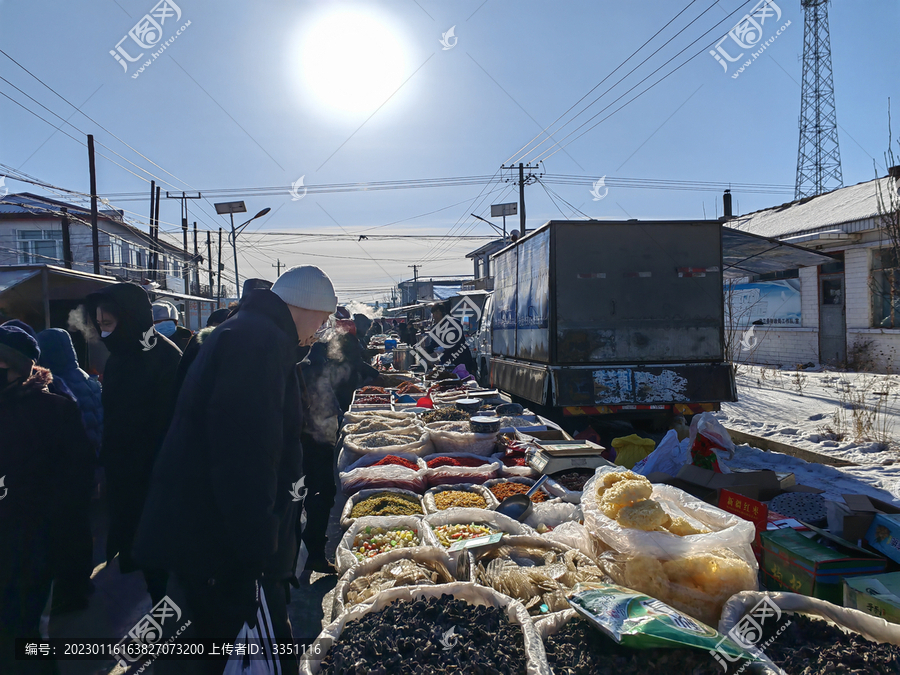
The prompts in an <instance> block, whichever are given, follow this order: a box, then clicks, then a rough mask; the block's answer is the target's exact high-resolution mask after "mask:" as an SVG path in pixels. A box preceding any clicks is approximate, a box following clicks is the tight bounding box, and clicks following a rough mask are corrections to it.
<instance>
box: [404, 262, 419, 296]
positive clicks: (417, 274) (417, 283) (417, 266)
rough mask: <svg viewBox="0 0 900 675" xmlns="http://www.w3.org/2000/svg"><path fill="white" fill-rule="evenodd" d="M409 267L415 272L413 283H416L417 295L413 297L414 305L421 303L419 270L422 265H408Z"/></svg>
mask: <svg viewBox="0 0 900 675" xmlns="http://www.w3.org/2000/svg"><path fill="white" fill-rule="evenodd" d="M407 267H412V271H413V281H414V282H415V286H414V288H415V295H414V296H413V301H412V304H414V305H415V304H416V303H418V302H419V268H420V267H421V265H407Z"/></svg>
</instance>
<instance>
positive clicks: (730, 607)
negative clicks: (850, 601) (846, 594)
mask: <svg viewBox="0 0 900 675" xmlns="http://www.w3.org/2000/svg"><path fill="white" fill-rule="evenodd" d="M719 632H720V633H722V634H723V635H729V636H731V637H733V638H734V639H735V640H736V641H744V643H745V644H746V646H747V647H748V648H750V649H754V648H756V649H763V651H764V652H765V654H766V656H767V657H768V658H770V659H771V660H772V661H773V662H774V663H775V665H776V666H778V667H780V668H781V669H782V670H783V671H784V672H785V673H788V674H789V675H793V674H794V673H804V675H806V674H807V673H808V674H809V675H824V674H825V673H897V672H900V625H897V624H895V623H889V622H887V621H885V620H884V619H881V618H879V617H876V616H871V615H869V614H866V613H864V612H860V611H859V610H856V609H851V608H849V607H838V606H837V605H834V604H832V603H830V602H827V601H825V600H819V599H818V598H812V597H809V596H806V595H799V594H796V593H757V592H752V591H748V592H744V593H738V594H737V595H735V596H734V597H733V598H731V599H730V600H729V601H728V603H727V604H726V605H725V609H724V610H722V618H721V620H720V621H719Z"/></svg>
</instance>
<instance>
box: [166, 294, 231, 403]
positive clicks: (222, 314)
mask: <svg viewBox="0 0 900 675" xmlns="http://www.w3.org/2000/svg"><path fill="white" fill-rule="evenodd" d="M231 313H232V310H230V309H228V308H226V307H223V308H222V309H217V310H216V311H215V312H213V313H212V314H210V315H209V318H208V319H207V320H206V328H204V329H203V330H198V331H197V333H196V335H194V337H192V338H191V341H190V342H188V344H187V347H186V348H185V349H184V350H183V351H184V353H183V354H182V355H181V361H180V362H179V364H178V374H177V375H176V377H175V380H176V385H175V387H176V390H177V391H179V392H180V391H181V385H183V384H184V378H185V377H187V373H188V370H190V368H191V364H192V363H193V362H194V360H195V359H196V358H197V354H199V353H200V347H202V346H203V342H204V341H205V340H206V338H208V337H209V336H210V335H212V332H213V331H214V330H215V329H216V327H217V326H219V325H220V324H222V323H224V322H225V320H226V319H227V318H228V317H229V316H230V315H231Z"/></svg>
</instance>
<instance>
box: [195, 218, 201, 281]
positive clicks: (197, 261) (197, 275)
mask: <svg viewBox="0 0 900 675" xmlns="http://www.w3.org/2000/svg"><path fill="white" fill-rule="evenodd" d="M194 283H195V284H196V287H195V288H194V291H195V292H194V295H200V251H198V250H197V221H196V220H195V221H194Z"/></svg>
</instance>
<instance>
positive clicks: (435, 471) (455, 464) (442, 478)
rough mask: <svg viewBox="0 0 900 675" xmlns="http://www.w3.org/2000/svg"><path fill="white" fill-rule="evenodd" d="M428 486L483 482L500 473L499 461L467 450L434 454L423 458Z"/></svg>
mask: <svg viewBox="0 0 900 675" xmlns="http://www.w3.org/2000/svg"><path fill="white" fill-rule="evenodd" d="M424 462H425V467H426V468H425V481H426V482H427V483H428V485H429V486H431V487H434V486H436V485H449V484H453V483H478V484H480V483H484V482H485V481H486V480H490V479H491V478H496V477H497V475H498V474H499V473H500V462H495V461H492V460H491V458H490V457H484V456H483V455H474V454H471V453H468V452H457V453H447V454H434V455H429V456H428V457H425V458H424Z"/></svg>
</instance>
